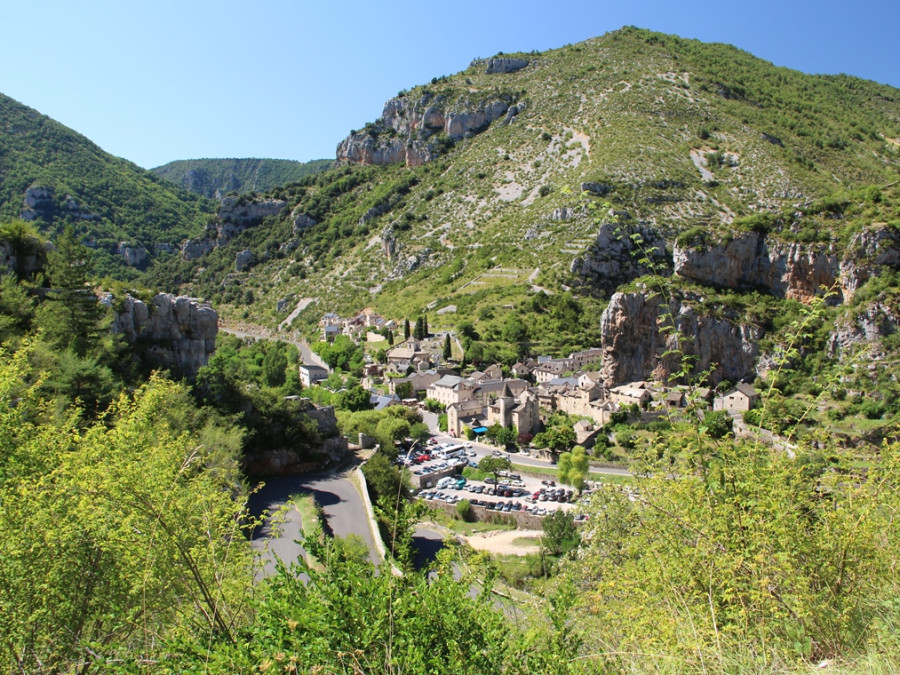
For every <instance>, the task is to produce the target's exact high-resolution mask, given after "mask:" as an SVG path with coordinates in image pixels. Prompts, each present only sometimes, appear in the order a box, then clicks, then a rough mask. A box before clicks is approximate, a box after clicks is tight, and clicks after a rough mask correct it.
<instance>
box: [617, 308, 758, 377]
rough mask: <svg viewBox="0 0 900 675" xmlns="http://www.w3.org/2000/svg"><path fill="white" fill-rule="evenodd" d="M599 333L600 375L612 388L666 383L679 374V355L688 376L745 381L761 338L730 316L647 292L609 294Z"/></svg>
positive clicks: (737, 317)
mask: <svg viewBox="0 0 900 675" xmlns="http://www.w3.org/2000/svg"><path fill="white" fill-rule="evenodd" d="M690 300H694V299H693V298H692V299H690ZM673 328H674V330H672V329H673ZM600 333H601V348H602V349H603V365H602V367H601V373H602V376H603V379H604V380H605V381H607V382H611V383H615V384H622V383H627V382H635V381H640V380H648V379H660V380H662V381H666V380H668V379H669V377H671V376H672V375H673V374H674V373H677V372H678V371H679V370H681V368H682V354H683V355H684V356H687V357H688V358H689V359H690V362H691V364H692V372H693V373H695V374H699V373H704V372H706V371H709V374H708V375H707V377H706V379H707V380H708V381H709V382H710V383H711V384H716V383H718V382H719V381H721V380H723V379H728V380H731V381H738V380H741V379H745V378H749V377H752V376H753V374H754V367H755V364H756V359H757V357H758V356H759V351H758V347H757V343H758V340H759V339H760V337H761V336H762V331H761V330H760V329H759V328H758V327H756V326H751V325H747V324H743V323H741V322H740V317H739V316H738V315H737V313H736V312H731V311H729V310H725V311H724V312H723V313H722V315H721V316H709V315H705V314H702V313H700V312H699V311H698V310H697V309H695V308H694V307H693V306H692V302H690V301H689V299H687V298H673V299H672V300H671V301H669V302H665V301H664V300H663V298H662V296H661V295H659V294H658V293H651V292H649V291H648V292H642V293H615V294H614V295H613V296H612V298H611V300H610V303H609V306H608V307H607V308H606V310H604V312H603V315H602V316H601V319H600ZM670 352H671V353H670Z"/></svg>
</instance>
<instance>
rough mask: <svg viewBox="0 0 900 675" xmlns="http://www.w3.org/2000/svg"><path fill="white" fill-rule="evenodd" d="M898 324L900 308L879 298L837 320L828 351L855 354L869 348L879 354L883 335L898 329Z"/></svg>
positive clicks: (871, 354)
mask: <svg viewBox="0 0 900 675" xmlns="http://www.w3.org/2000/svg"><path fill="white" fill-rule="evenodd" d="M898 327H900V308H897V307H894V306H892V305H889V304H887V303H885V302H882V301H880V300H876V301H875V302H872V303H870V304H868V305H867V306H866V307H863V308H862V309H861V310H859V311H857V312H854V313H853V314H851V315H849V316H845V317H843V318H842V319H838V320H837V321H836V322H835V326H834V330H833V331H832V333H831V335H830V336H829V338H828V355H829V356H830V357H832V358H834V357H844V356H850V357H852V356H857V355H858V354H859V352H860V351H867V352H868V355H869V357H870V358H878V357H879V356H880V354H879V353H878V352H879V351H880V350H879V345H880V343H879V341H880V339H881V338H883V337H885V336H888V335H891V334H893V333H895V332H896V331H897V329H898Z"/></svg>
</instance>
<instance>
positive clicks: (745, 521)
mask: <svg viewBox="0 0 900 675" xmlns="http://www.w3.org/2000/svg"><path fill="white" fill-rule="evenodd" d="M653 450H654V454H656V451H658V452H659V454H660V456H662V460H660V461H654V462H653V463H652V464H650V465H649V466H648V467H647V470H648V475H647V476H646V477H644V478H643V479H641V480H639V481H638V482H637V484H636V487H635V488H634V489H630V488H629V489H628V490H627V491H625V490H621V489H618V488H616V487H614V486H609V487H607V488H604V489H602V490H601V491H600V492H599V494H598V495H597V496H596V497H595V498H594V502H593V508H592V520H591V523H592V525H591V527H590V530H589V531H588V532H587V533H586V538H587V539H588V540H589V542H590V543H589V544H588V545H587V546H585V547H584V549H583V550H582V551H581V553H580V555H579V559H578V561H577V563H573V564H571V565H569V569H568V574H569V575H570V576H571V578H573V579H574V580H575V582H576V583H577V584H578V585H580V586H581V587H582V588H583V589H584V594H583V595H582V597H581V607H580V609H579V610H578V612H577V613H578V616H579V617H580V619H579V620H581V621H584V622H585V628H586V629H587V630H586V633H587V635H589V636H590V638H589V640H588V644H587V648H588V651H590V652H593V653H597V654H604V655H605V656H604V657H602V660H603V661H604V662H606V663H607V664H609V665H615V666H616V667H619V668H626V667H628V668H632V667H637V668H638V670H642V671H643V670H646V669H648V668H650V669H655V666H653V664H655V663H657V661H658V659H659V655H663V656H664V658H665V659H666V660H671V662H672V663H673V664H678V667H677V668H676V669H675V670H678V671H694V670H697V671H699V670H708V669H714V670H727V669H728V664H729V663H731V662H732V660H733V659H734V658H735V657H736V656H737V655H742V656H741V658H742V659H744V662H745V663H753V664H754V667H756V668H762V669H771V668H774V667H790V666H795V667H796V666H799V665H800V664H802V663H804V662H808V661H809V660H814V661H818V660H820V659H826V658H828V659H832V658H856V657H858V656H859V655H860V654H863V653H867V652H868V653H869V654H870V655H871V654H879V655H881V658H884V659H887V660H888V661H890V660H891V659H894V660H896V655H897V653H898V648H900V642H898V639H897V637H896V635H897V633H896V627H897V625H898V621H900V607H898V604H897V602H896V598H897V597H898V591H900V577H898V573H897V569H898V563H900V536H898V529H897V527H896V525H895V521H896V518H897V514H898V511H900V493H898V487H900V442H897V441H894V442H893V443H887V444H885V445H884V446H883V447H882V448H881V452H880V453H879V456H878V457H877V459H876V460H875V461H874V462H873V463H872V465H871V466H869V467H868V470H867V471H860V470H859V469H855V468H854V465H853V463H852V462H851V458H850V457H847V456H845V455H843V454H840V453H838V452H836V451H828V452H825V453H823V452H821V451H815V450H810V449H798V450H797V451H796V456H795V457H790V456H788V455H787V454H785V453H780V452H774V451H772V450H771V449H770V448H766V447H760V446H756V445H752V444H746V443H739V442H734V441H730V440H729V441H726V442H721V443H717V444H715V445H711V444H701V443H700V442H699V441H698V443H697V444H696V445H692V446H690V447H687V448H684V449H683V450H682V452H681V453H680V454H677V455H669V454H667V453H665V452H664V451H663V449H662V448H659V449H657V448H654V449H653ZM622 655H628V656H622ZM892 655H893V656H892Z"/></svg>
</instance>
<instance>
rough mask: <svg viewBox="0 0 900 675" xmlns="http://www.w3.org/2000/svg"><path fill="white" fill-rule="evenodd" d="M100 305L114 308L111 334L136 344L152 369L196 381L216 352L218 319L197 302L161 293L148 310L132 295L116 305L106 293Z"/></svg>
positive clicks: (202, 304) (208, 309)
mask: <svg viewBox="0 0 900 675" xmlns="http://www.w3.org/2000/svg"><path fill="white" fill-rule="evenodd" d="M100 302H101V303H103V304H106V305H108V306H111V307H114V308H115V317H114V319H113V325H112V331H113V332H114V333H121V334H122V335H124V336H125V338H126V339H127V340H128V341H129V342H132V343H134V344H135V345H136V347H137V351H138V353H139V354H140V355H141V356H142V357H143V358H144V359H145V360H146V362H147V363H148V365H150V366H151V367H153V368H162V369H168V370H171V371H172V372H173V374H175V375H177V376H184V377H188V378H193V377H195V376H196V375H197V371H198V370H200V368H201V367H203V366H205V365H206V364H207V362H208V361H209V357H210V356H211V355H212V353H213V352H214V351H215V349H216V334H217V333H218V330H219V316H218V314H217V313H216V311H215V310H214V309H213V308H212V307H211V306H210V305H209V304H207V303H202V302H200V301H199V300H197V299H195V298H189V297H187V296H183V295H182V296H178V297H176V296H174V295H171V294H169V293H159V294H157V295H156V296H155V297H154V298H153V300H152V302H151V305H150V306H148V305H147V304H146V303H145V302H143V301H142V300H140V299H138V298H133V297H132V296H130V295H126V296H125V298H124V300H122V301H121V302H116V301H115V299H114V298H113V297H112V295H111V294H109V293H107V294H105V295H104V296H102V297H101V298H100Z"/></svg>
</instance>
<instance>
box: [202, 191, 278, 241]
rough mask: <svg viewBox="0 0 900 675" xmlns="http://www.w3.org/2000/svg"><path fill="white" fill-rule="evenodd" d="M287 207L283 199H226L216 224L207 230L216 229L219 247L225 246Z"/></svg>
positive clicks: (223, 201)
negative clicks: (237, 236)
mask: <svg viewBox="0 0 900 675" xmlns="http://www.w3.org/2000/svg"><path fill="white" fill-rule="evenodd" d="M286 207H287V202H286V201H284V200H283V199H249V200H248V199H247V198H246V197H226V198H225V199H224V200H222V206H220V207H219V212H218V214H217V218H216V220H215V222H213V223H211V224H210V225H209V226H208V228H207V229H215V231H216V240H217V245H218V246H223V245H225V244H226V243H228V241H230V240H231V239H232V238H234V237H235V236H236V235H238V234H240V233H241V232H243V231H244V230H246V229H249V228H251V227H256V226H257V225H259V224H260V223H262V221H263V220H264V219H265V218H268V217H270V216H275V215H278V214H279V213H281V212H282V211H283V210H284V209H285V208H286Z"/></svg>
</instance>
